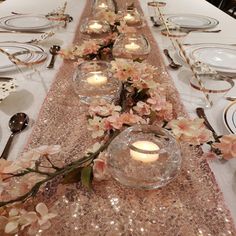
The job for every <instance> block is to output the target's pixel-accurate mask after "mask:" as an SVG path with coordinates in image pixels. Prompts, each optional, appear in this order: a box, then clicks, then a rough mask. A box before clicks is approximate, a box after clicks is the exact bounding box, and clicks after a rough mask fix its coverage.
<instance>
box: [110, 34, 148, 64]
mask: <svg viewBox="0 0 236 236" xmlns="http://www.w3.org/2000/svg"><path fill="white" fill-rule="evenodd" d="M149 53H150V44H149V42H148V40H147V38H146V37H145V36H144V35H142V34H137V33H128V34H121V35H119V36H118V38H117V39H116V41H115V43H114V46H113V50H112V54H113V56H114V57H115V58H125V59H133V60H137V59H139V60H141V61H142V60H145V59H146V58H147V57H148V55H149Z"/></svg>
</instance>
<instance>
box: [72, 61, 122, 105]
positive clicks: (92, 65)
mask: <svg viewBox="0 0 236 236" xmlns="http://www.w3.org/2000/svg"><path fill="white" fill-rule="evenodd" d="M73 87H74V90H75V92H76V94H77V95H79V97H80V100H81V101H82V102H84V103H87V104H88V103H91V102H93V101H94V100H97V99H105V100H107V101H108V102H111V101H113V100H115V99H116V98H117V96H118V95H119V91H120V84H119V82H118V81H117V80H115V79H114V78H113V77H112V74H111V73H110V64H109V63H107V62H105V61H88V62H84V63H82V64H81V65H79V66H78V68H77V70H76V72H75V74H74V77H73Z"/></svg>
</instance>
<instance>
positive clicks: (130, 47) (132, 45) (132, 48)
mask: <svg viewBox="0 0 236 236" xmlns="http://www.w3.org/2000/svg"><path fill="white" fill-rule="evenodd" d="M125 48H126V49H127V50H130V51H136V50H138V49H139V48H140V46H139V45H138V44H136V43H134V42H131V43H129V44H126V45H125Z"/></svg>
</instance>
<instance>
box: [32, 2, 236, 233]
mask: <svg viewBox="0 0 236 236" xmlns="http://www.w3.org/2000/svg"><path fill="white" fill-rule="evenodd" d="M117 2H118V6H119V7H120V6H121V5H122V4H123V5H124V4H125V1H122V0H119V1H117ZM136 4H137V5H138V4H139V3H138V2H136ZM91 6H92V0H90V1H88V2H87V6H86V8H85V10H84V13H83V16H82V17H81V19H83V18H84V17H86V16H89V15H90V14H91V10H90V8H91ZM123 7H124V6H123ZM140 31H141V32H142V33H144V34H145V35H146V36H147V37H148V39H149V41H150V43H151V48H152V50H151V54H150V57H149V59H148V60H149V62H150V63H151V64H153V65H155V66H157V67H159V69H160V71H161V75H160V76H161V79H162V81H163V83H166V85H167V88H168V91H167V92H168V94H169V97H170V98H171V100H172V102H173V104H174V107H175V112H176V114H178V116H181V115H185V112H184V109H183V106H182V103H181V101H180V98H179V94H178V92H177V91H176V89H175V87H174V85H173V82H172V80H171V78H170V76H169V75H168V73H167V72H166V68H165V66H164V64H163V62H162V57H161V54H160V51H159V49H158V47H157V45H156V42H155V40H154V38H153V37H152V35H151V32H150V29H149V28H148V27H144V28H143V29H142V30H140ZM79 41H81V35H80V33H79V27H78V31H77V33H76V37H75V40H74V42H75V43H78V42H79ZM73 72H74V66H73V65H72V63H71V62H66V61H65V62H64V63H63V65H62V67H61V68H60V71H59V73H58V74H57V77H56V79H55V82H54V83H53V85H52V87H51V90H50V92H49V94H48V96H47V98H46V100H45V102H44V104H43V107H42V109H41V112H40V115H39V119H38V121H37V123H36V124H35V127H34V130H33V133H32V135H31V139H30V142H29V145H28V148H34V147H37V146H39V145H43V144H60V145H61V146H62V150H63V152H62V153H61V154H60V158H61V161H62V162H65V163H69V162H71V161H72V160H74V159H77V158H80V157H81V156H82V155H83V152H84V151H85V150H86V149H87V148H88V147H89V145H90V144H91V137H90V134H89V133H88V131H87V129H86V124H87V121H86V110H87V107H86V106H85V105H83V104H81V103H80V101H79V99H78V97H77V96H76V94H75V93H74V92H73V88H72V85H71V78H72V75H73ZM35 200H36V201H43V202H45V203H46V204H47V205H48V206H49V207H50V208H51V210H52V211H56V212H57V213H58V216H57V217H56V218H55V219H54V220H53V221H52V224H53V225H52V227H51V228H50V229H49V230H48V231H46V232H42V233H41V235H50V236H52V235H63V236H64V235H94V236H95V235H110V236H116V235H151V236H152V235H153V236H165V235H166V236H175V235H179V236H196V235H199V236H200V235H207V236H210V235H212V236H217V235H219V236H223V235H236V231H235V228H234V226H233V223H232V219H231V217H230V214H229V211H228V210H227V208H226V206H225V205H224V201H223V198H222V193H221V192H220V190H219V188H218V186H217V184H216V181H215V179H214V176H213V174H212V172H211V171H210V169H209V166H208V164H207V163H206V162H205V161H204V160H202V159H201V158H200V153H198V152H197V150H194V149H193V148H189V147H183V168H182V171H181V173H180V175H179V176H178V177H177V178H176V179H175V180H174V181H173V182H172V183H170V184H169V185H167V186H166V187H163V188H162V189H159V190H154V191H141V190H134V189H129V188H125V187H123V186H121V185H120V184H119V183H117V182H115V181H114V180H112V179H111V180H109V181H104V182H95V183H94V185H93V191H91V192H89V191H87V190H86V189H84V188H83V187H82V186H81V185H80V184H79V183H78V184H74V185H61V184H59V181H58V180H54V181H52V182H51V183H48V184H47V185H46V186H45V189H44V190H43V192H42V193H41V194H39V196H38V197H37V198H36V199H35Z"/></svg>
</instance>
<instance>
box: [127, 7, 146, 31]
mask: <svg viewBox="0 0 236 236" xmlns="http://www.w3.org/2000/svg"><path fill="white" fill-rule="evenodd" d="M123 20H124V21H125V22H126V24H127V25H128V26H132V27H141V26H143V17H142V15H141V14H140V13H139V12H138V10H137V9H136V8H132V9H127V10H126V11H125V12H124V13H123Z"/></svg>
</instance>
